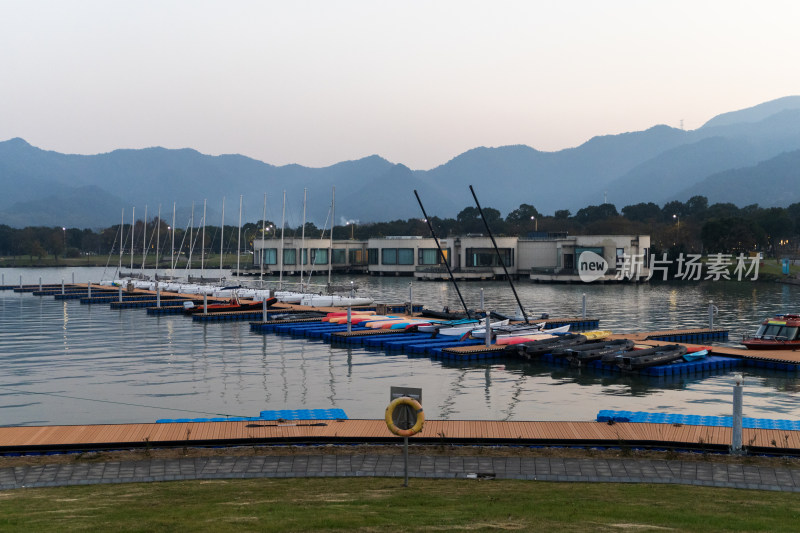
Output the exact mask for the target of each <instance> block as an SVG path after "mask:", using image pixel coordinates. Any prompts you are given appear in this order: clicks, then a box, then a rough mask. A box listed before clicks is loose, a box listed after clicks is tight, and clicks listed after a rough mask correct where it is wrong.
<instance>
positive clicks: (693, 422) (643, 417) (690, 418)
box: [597, 410, 800, 431]
mask: <svg viewBox="0 0 800 533" xmlns="http://www.w3.org/2000/svg"><path fill="white" fill-rule="evenodd" d="M597 421H598V422H634V423H646V424H682V425H685V426H713V427H728V428H729V427H731V426H732V425H733V419H732V417H730V416H698V415H678V414H667V413H648V412H646V411H611V410H602V411H600V412H599V413H597ZM742 427H744V428H751V429H779V430H783V431H800V420H774V419H771V418H743V419H742Z"/></svg>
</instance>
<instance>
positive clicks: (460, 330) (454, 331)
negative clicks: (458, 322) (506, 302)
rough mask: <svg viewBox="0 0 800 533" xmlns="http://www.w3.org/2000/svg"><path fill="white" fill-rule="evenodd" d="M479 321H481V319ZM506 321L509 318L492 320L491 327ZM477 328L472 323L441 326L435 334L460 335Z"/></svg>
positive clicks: (477, 327) (506, 322)
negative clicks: (447, 326) (450, 326)
mask: <svg viewBox="0 0 800 533" xmlns="http://www.w3.org/2000/svg"><path fill="white" fill-rule="evenodd" d="M481 322H483V321H481ZM508 322H509V320H508V319H505V320H499V321H497V322H492V323H491V324H492V327H493V328H494V327H496V326H505V325H506V324H508ZM479 328H480V326H474V325H471V326H457V327H453V328H442V329H440V330H439V331H438V333H437V334H438V335H442V336H444V337H462V336H464V335H465V334H467V333H470V332H472V331H474V330H476V329H479Z"/></svg>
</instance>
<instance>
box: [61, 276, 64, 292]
mask: <svg viewBox="0 0 800 533" xmlns="http://www.w3.org/2000/svg"><path fill="white" fill-rule="evenodd" d="M61 295H62V296H63V295H64V278H61Z"/></svg>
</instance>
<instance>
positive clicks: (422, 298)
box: [0, 268, 800, 425]
mask: <svg viewBox="0 0 800 533" xmlns="http://www.w3.org/2000/svg"><path fill="white" fill-rule="evenodd" d="M0 274H2V276H3V278H4V280H5V283H6V284H9V285H12V284H13V285H16V284H18V283H19V278H20V275H21V276H22V278H23V282H24V283H25V284H36V283H38V281H39V278H40V277H41V278H42V280H43V282H44V283H48V282H49V283H59V282H60V281H61V280H62V279H64V280H66V282H67V283H69V282H71V281H72V276H73V274H74V276H75V281H76V282H86V281H88V280H92V281H95V282H97V281H99V280H100V279H108V278H110V277H111V276H112V274H113V273H111V272H106V273H104V272H103V269H102V268H79V269H67V268H65V269H0ZM207 275H209V274H208V273H207ZM315 277H316V280H317V281H319V282H324V281H325V279H324V278H325V275H324V274H316V275H315ZM349 279H350V278H348V280H349ZM355 279H356V282H357V283H358V284H359V285H360V287H361V289H360V290H359V293H361V294H367V295H369V296H371V297H373V298H375V299H376V300H377V301H380V302H388V303H400V302H403V301H407V299H408V295H409V282H410V278H394V277H392V278H369V277H359V278H355ZM412 288H413V300H414V302H415V303H423V304H425V305H426V306H427V307H430V308H432V309H441V308H442V307H443V306H444V305H449V306H450V307H451V308H452V309H458V308H460V304H459V302H458V298H457V295H456V292H455V290H454V289H453V287H452V285H450V284H447V283H439V282H436V283H421V282H420V283H414V284H413V287H412ZM460 288H461V292H462V294H463V295H464V298H465V300H466V301H467V303H468V304H469V305H470V307H478V306H479V304H480V291H481V289H484V298H485V302H486V308H487V309H494V310H497V311H499V312H506V313H510V314H513V311H514V309H515V306H516V304H515V302H514V298H513V294H512V292H511V290H510V288H509V286H508V284H507V283H505V282H481V283H463V284H461V285H460ZM517 291H518V293H519V295H520V298H521V299H522V301H523V304H524V305H525V308H526V309H528V310H530V311H531V312H532V313H535V316H538V315H539V314H541V313H549V314H550V316H551V317H566V316H577V315H580V313H581V301H582V295H583V294H584V293H585V294H586V297H587V314H588V315H589V316H591V317H596V318H598V319H600V327H601V328H602V329H610V330H613V331H614V332H625V331H644V330H656V329H668V328H676V327H707V325H708V306H709V301H711V300H713V302H714V305H716V306H717V307H718V308H719V314H718V315H717V317H716V319H715V325H717V326H720V327H725V328H728V329H730V331H731V337H730V342H731V343H735V340H736V339H739V338H740V334H741V333H744V332H753V331H755V329H756V327H757V325H758V323H759V322H760V321H761V320H763V319H764V318H765V317H767V316H769V315H772V314H774V313H778V312H797V311H798V310H799V309H798V297H799V296H800V287H795V286H789V285H781V284H775V283H758V282H751V281H742V282H704V283H690V282H674V283H669V284H665V283H661V284H641V285H596V286H595V285H535V284H530V283H527V282H518V283H517ZM0 360H2V364H3V372H2V373H0V414H1V415H2V419H1V421H0V424H3V425H35V424H89V423H126V422H151V421H154V420H156V419H159V418H194V417H208V416H219V415H233V416H257V415H258V413H259V412H260V411H262V410H266V409H301V408H309V409H314V408H318V409H322V408H331V407H338V408H341V409H343V410H344V411H345V412H346V413H347V415H348V416H349V417H350V418H373V419H374V418H383V415H384V409H385V407H386V405H387V404H388V398H389V388H390V387H391V386H393V385H399V386H409V387H421V388H422V389H423V404H424V406H425V412H426V414H427V416H428V417H429V418H434V419H450V420H458V419H477V420H592V419H594V418H595V416H596V415H597V412H598V410H600V409H624V410H636V411H659V412H669V413H684V414H697V415H730V413H731V389H732V386H733V374H732V373H712V374H701V375H698V376H692V377H681V378H672V377H670V378H661V379H658V378H639V377H634V376H627V375H611V376H609V375H599V374H596V373H594V372H591V371H588V370H580V369H570V368H564V367H555V366H551V365H547V364H543V363H533V364H530V363H522V362H517V361H515V360H503V361H491V362H483V363H474V364H469V365H459V364H454V363H450V362H444V361H438V360H432V359H429V358H427V357H419V356H415V357H408V356H407V355H405V354H404V353H389V354H387V353H384V352H383V351H380V350H376V349H367V348H360V347H356V348H353V347H338V346H331V345H329V344H326V343H325V342H323V341H319V340H310V339H305V338H294V337H289V336H280V335H274V334H271V333H270V334H260V333H253V332H251V331H250V327H249V324H248V323H247V322H240V323H229V322H226V323H207V324H201V323H197V322H193V321H192V320H190V319H188V318H186V317H184V316H174V315H167V316H160V317H157V316H148V315H147V314H146V312H145V310H144V309H131V310H121V311H114V310H111V309H110V308H109V307H108V306H107V305H91V306H90V305H83V304H81V303H80V302H78V301H76V300H71V301H57V300H54V299H53V298H52V297H38V296H32V295H31V294H29V293H28V294H17V293H14V292H12V291H0ZM743 373H744V376H745V408H744V413H745V416H750V417H767V418H789V419H800V402H798V396H799V394H798V390H800V374H797V373H782V372H773V371H766V370H756V369H747V370H745V371H744V372H743Z"/></svg>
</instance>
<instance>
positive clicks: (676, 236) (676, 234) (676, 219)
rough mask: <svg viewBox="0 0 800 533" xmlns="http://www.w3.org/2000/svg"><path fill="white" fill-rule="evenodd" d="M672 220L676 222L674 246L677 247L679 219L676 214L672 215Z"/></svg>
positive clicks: (679, 234)
mask: <svg viewBox="0 0 800 533" xmlns="http://www.w3.org/2000/svg"><path fill="white" fill-rule="evenodd" d="M672 218H673V219H674V220H675V221H676V225H675V244H676V245H677V244H678V241H679V240H680V237H681V217H679V216H678V215H677V214H675V215H672Z"/></svg>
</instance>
